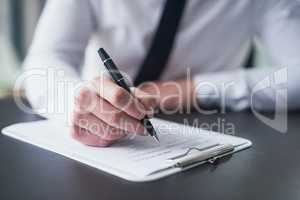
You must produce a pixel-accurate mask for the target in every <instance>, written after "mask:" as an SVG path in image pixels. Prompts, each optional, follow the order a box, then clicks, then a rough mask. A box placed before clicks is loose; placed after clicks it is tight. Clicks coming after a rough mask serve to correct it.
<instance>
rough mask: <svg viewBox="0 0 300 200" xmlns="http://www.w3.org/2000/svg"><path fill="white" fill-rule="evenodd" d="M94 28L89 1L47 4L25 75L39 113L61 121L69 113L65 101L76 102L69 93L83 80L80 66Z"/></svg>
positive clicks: (56, 0) (52, 2) (26, 85)
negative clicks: (80, 74)
mask: <svg viewBox="0 0 300 200" xmlns="http://www.w3.org/2000/svg"><path fill="white" fill-rule="evenodd" d="M94 28H95V23H94V21H93V17H92V14H91V8H90V3H89V1H82V0H63V1H61V0H50V1H47V4H46V7H45V9H44V11H43V14H42V16H41V18H40V20H39V23H38V26H37V29H36V33H35V37H34V40H33V43H32V46H31V48H30V51H29V53H28V55H27V58H26V59H25V62H24V70H25V71H24V73H23V74H24V75H26V76H27V77H26V78H24V80H26V81H25V91H26V96H27V98H28V99H29V101H30V103H31V105H32V106H33V108H34V109H35V110H36V112H37V113H38V114H41V115H42V116H44V117H46V118H50V119H59V120H61V119H62V117H63V118H65V117H66V116H65V115H67V114H69V112H68V111H69V110H70V109H71V108H69V109H68V108H67V106H66V105H67V104H69V102H66V101H72V99H73V98H72V97H70V91H69V90H70V88H71V87H72V86H71V85H72V84H73V87H74V84H76V83H78V82H79V80H80V76H79V71H80V66H81V64H82V60H83V58H84V54H85V49H86V46H87V44H88V41H89V39H90V36H91V34H92V32H93V31H94ZM57 84H61V85H57ZM62 85H64V86H62ZM68 93H69V94H68ZM62 95H63V96H62ZM66 99H68V100H66ZM71 104H72V103H71ZM72 105H73V104H72ZM68 107H70V106H68Z"/></svg>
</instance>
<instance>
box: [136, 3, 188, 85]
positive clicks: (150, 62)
mask: <svg viewBox="0 0 300 200" xmlns="http://www.w3.org/2000/svg"><path fill="white" fill-rule="evenodd" d="M186 2H187V0H167V1H166V5H165V7H164V10H163V13H162V17H161V20H160V23H159V25H158V28H157V31H156V34H155V36H154V38H153V41H152V45H151V46H150V48H149V51H148V54H147V56H146V59H145V60H144V62H143V63H142V66H141V67H140V70H139V72H138V74H137V76H136V79H135V82H134V85H135V86H137V85H139V84H141V83H143V82H146V81H154V80H157V79H159V77H160V75H161V74H162V72H163V70H164V68H165V66H166V65H167V62H168V59H169V57H170V54H171V51H172V49H173V46H174V41H175V38H176V33H177V30H178V27H179V24H180V21H181V18H182V16H183V13H184V8H185V5H186Z"/></svg>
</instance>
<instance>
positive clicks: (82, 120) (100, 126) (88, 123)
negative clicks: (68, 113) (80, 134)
mask: <svg viewBox="0 0 300 200" xmlns="http://www.w3.org/2000/svg"><path fill="white" fill-rule="evenodd" d="M73 124H74V125H76V126H78V127H80V128H82V129H85V130H87V131H88V132H89V133H91V134H93V135H95V136H97V137H100V138H101V139H103V140H108V141H114V140H119V139H121V138H123V137H125V136H126V135H127V134H126V132H125V131H123V130H120V129H117V128H114V127H111V126H109V125H107V124H105V123H104V122H103V121H101V120H99V119H98V118H96V117H95V116H94V115H92V114H76V113H74V116H73Z"/></svg>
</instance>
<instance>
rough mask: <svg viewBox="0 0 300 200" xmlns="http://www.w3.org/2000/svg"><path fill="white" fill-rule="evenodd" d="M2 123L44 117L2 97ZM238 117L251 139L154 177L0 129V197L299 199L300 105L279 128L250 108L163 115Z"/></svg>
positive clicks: (241, 132)
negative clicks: (116, 170) (90, 162)
mask: <svg viewBox="0 0 300 200" xmlns="http://www.w3.org/2000/svg"><path fill="white" fill-rule="evenodd" d="M0 110H1V112H0V128H1V129H2V128H3V127H5V126H7V125H10V124H13V123H17V122H24V121H33V120H37V119H39V118H38V117H37V116H34V115H28V114H25V113H23V112H21V111H20V110H19V109H18V108H17V107H16V106H15V104H14V102H13V101H12V100H10V99H6V100H0ZM164 118H166V119H170V120H173V121H177V122H181V123H182V122H183V119H185V118H186V119H188V120H189V122H193V120H195V119H196V120H199V121H201V122H203V123H207V124H211V125H212V124H214V123H216V122H217V121H218V120H220V119H221V120H222V119H223V120H226V123H232V124H234V125H235V131H236V134H237V135H238V136H241V137H245V138H248V139H250V140H251V141H252V142H253V147H252V148H251V149H248V150H246V151H243V152H241V153H239V154H236V155H234V156H233V157H232V158H231V159H230V160H229V161H226V162H224V163H221V164H220V165H218V166H210V165H205V166H201V167H197V168H194V169H192V170H189V171H186V172H183V173H179V174H177V175H173V176H170V177H168V178H165V179H162V180H158V181H155V182H150V183H131V182H127V181H124V180H121V179H119V178H116V177H112V176H110V175H108V174H106V173H104V172H101V171H99V170H96V169H93V168H91V167H87V166H85V165H82V164H80V163H77V162H75V161H73V160H70V159H67V158H64V157H62V156H60V155H57V154H54V153H52V152H48V151H45V150H43V149H39V148H37V147H35V146H31V145H29V144H25V143H22V142H19V141H16V140H14V139H11V138H8V137H5V136H2V135H1V136H0V162H1V164H0V199H1V200H11V199H22V200H24V199H38V200H40V199H72V200H77V199H78V200H79V199H80V200H82V199H85V200H90V199H91V200H94V199H95V200H96V199H97V200H99V199H101V200H105V199H110V200H114V199H123V200H126V199H130V200H132V199H143V200H147V199H151V200H152V199H172V200H176V199H209V200H214V199H222V200H225V199H228V200H234V199H242V200H248V199H249V200H255V199H264V200H266V199H270V200H277V199H278V200H283V199H291V200H296V199H300V131H299V130H300V112H293V113H290V114H289V119H288V133H286V134H282V133H279V132H277V131H275V130H273V129H271V128H269V127H268V126H266V125H264V124H263V123H262V122H260V121H259V120H258V119H256V118H255V117H254V116H253V115H252V114H251V112H242V113H227V114H226V115H224V114H218V115H210V116H203V115H199V114H192V115H174V116H164Z"/></svg>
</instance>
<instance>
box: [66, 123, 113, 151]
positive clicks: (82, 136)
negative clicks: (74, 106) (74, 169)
mask: <svg viewBox="0 0 300 200" xmlns="http://www.w3.org/2000/svg"><path fill="white" fill-rule="evenodd" d="M71 135H72V137H73V138H74V139H75V140H77V141H79V142H81V143H83V144H85V145H88V146H94V147H108V146H110V145H112V144H113V143H114V141H109V140H105V139H102V138H100V137H98V136H96V135H94V134H92V133H90V132H89V131H88V130H86V129H84V128H80V127H78V126H76V125H74V126H73V127H72V128H71Z"/></svg>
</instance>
